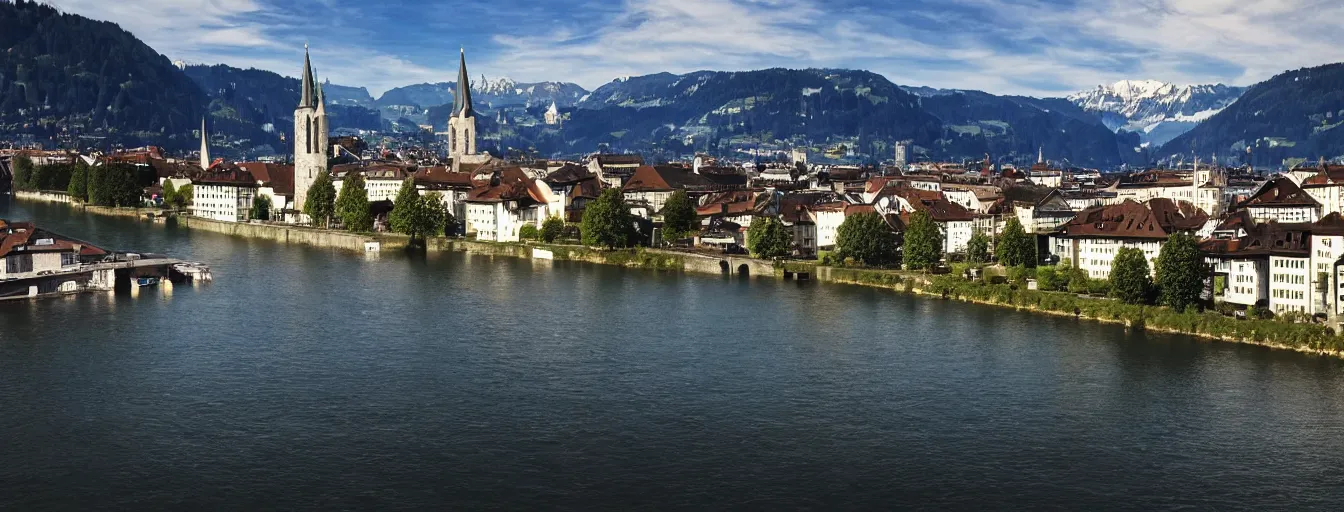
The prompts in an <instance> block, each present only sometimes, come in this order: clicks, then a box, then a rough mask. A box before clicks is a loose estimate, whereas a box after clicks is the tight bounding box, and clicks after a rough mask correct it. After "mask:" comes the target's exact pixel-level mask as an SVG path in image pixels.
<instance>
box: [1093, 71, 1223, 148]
mask: <svg viewBox="0 0 1344 512" xmlns="http://www.w3.org/2000/svg"><path fill="white" fill-rule="evenodd" d="M1243 92H1245V88H1242V87H1229V86H1226V85H1223V84H1214V85H1176V84H1172V83H1169V82H1162V81H1158V80H1121V81H1119V82H1116V83H1113V84H1111V85H1099V86H1097V87H1096V88H1095V89H1092V90H1089V91H1084V92H1080V93H1077V94H1073V95H1070V96H1069V97H1068V99H1069V101H1071V102H1073V103H1074V104H1075V105H1078V106H1079V107H1080V108H1082V109H1084V110H1088V111H1091V112H1095V113H1099V114H1101V115H1102V119H1103V120H1104V121H1105V123H1106V125H1107V126H1108V127H1110V128H1111V129H1112V130H1116V131H1119V130H1122V129H1123V130H1126V131H1131V132H1136V133H1139V134H1140V138H1141V139H1142V140H1143V142H1145V143H1148V144H1151V145H1153V146H1158V145H1162V144H1164V143H1166V142H1167V141H1168V140H1171V139H1172V138H1174V137H1176V136H1179V135H1180V134H1182V133H1185V132H1186V131H1189V130H1190V129H1191V128H1193V127H1194V126H1195V125H1196V124H1198V123H1199V122H1200V121H1203V120H1205V119H1208V118H1209V117H1212V116H1213V115H1214V114H1217V113H1218V112H1220V111H1222V110H1223V109H1224V108H1227V106H1228V105H1231V104H1232V103H1233V102H1235V101H1237V98H1239V97H1241V94H1242V93H1243Z"/></svg>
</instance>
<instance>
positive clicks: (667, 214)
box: [663, 190, 700, 240]
mask: <svg viewBox="0 0 1344 512" xmlns="http://www.w3.org/2000/svg"><path fill="white" fill-rule="evenodd" d="M699 224H700V222H699V218H698V217H696V214H695V205H694V204H692V203H691V198H690V196H687V195H686V191H684V190H678V191H676V192H673V193H672V196H671V197H669V198H667V202H666V203H665V204H664V205H663V240H680V239H682V238H686V237H689V236H692V235H693V234H694V233H695V232H696V231H698V230H699V227H700V226H699Z"/></svg>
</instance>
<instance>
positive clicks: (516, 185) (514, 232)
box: [463, 167, 564, 242]
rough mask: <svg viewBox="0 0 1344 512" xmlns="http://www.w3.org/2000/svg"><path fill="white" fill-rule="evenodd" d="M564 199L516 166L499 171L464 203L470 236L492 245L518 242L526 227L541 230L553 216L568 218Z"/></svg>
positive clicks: (470, 194)
mask: <svg viewBox="0 0 1344 512" xmlns="http://www.w3.org/2000/svg"><path fill="white" fill-rule="evenodd" d="M563 205H564V199H563V196H559V195H557V194H555V193H554V192H553V191H551V188H550V187H549V186H546V185H545V184H544V183H542V182H541V181H539V180H534V179H532V178H529V177H527V176H526V175H525V174H524V173H523V171H522V170H521V169H518V168H516V167H513V168H508V169H504V170H501V171H497V173H496V174H495V175H494V176H493V177H492V178H491V180H490V182H489V183H485V184H481V185H477V186H476V187H475V188H473V189H472V190H471V192H470V193H468V194H467V198H466V200H464V201H463V209H464V211H465V213H466V219H465V228H466V231H467V235H468V236H471V237H473V238H475V239H477V240H483V241H491V242H517V241H518V240H519V238H518V234H519V231H520V230H521V229H522V227H523V226H525V225H532V226H535V227H537V228H541V224H542V223H543V222H545V221H546V219H548V218H550V217H552V216H562V215H564V206H563Z"/></svg>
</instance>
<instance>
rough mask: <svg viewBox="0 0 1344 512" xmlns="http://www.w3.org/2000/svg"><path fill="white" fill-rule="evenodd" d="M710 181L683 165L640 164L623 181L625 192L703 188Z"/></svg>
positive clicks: (708, 184)
mask: <svg viewBox="0 0 1344 512" xmlns="http://www.w3.org/2000/svg"><path fill="white" fill-rule="evenodd" d="M711 185H712V183H711V182H710V181H709V180H706V179H705V178H704V176H701V175H699V174H696V173H695V172H693V171H691V170H690V169H687V168H685V167H672V166H663V165H660V166H657V167H654V166H651V165H641V166H639V168H638V169H635V173H634V174H633V175H631V176H630V179H629V180H628V181H626V182H625V186H624V187H622V188H621V190H623V191H625V192H667V191H672V190H682V189H687V188H705V187H708V186H711Z"/></svg>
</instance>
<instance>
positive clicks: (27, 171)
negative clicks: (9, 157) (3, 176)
mask: <svg viewBox="0 0 1344 512" xmlns="http://www.w3.org/2000/svg"><path fill="white" fill-rule="evenodd" d="M10 170H11V171H12V172H13V173H14V189H15V190H32V189H33V188H34V187H33V185H32V182H33V161H32V160H31V159H29V158H28V157H26V156H16V157H14V162H13V166H12V168H11V169H10Z"/></svg>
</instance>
